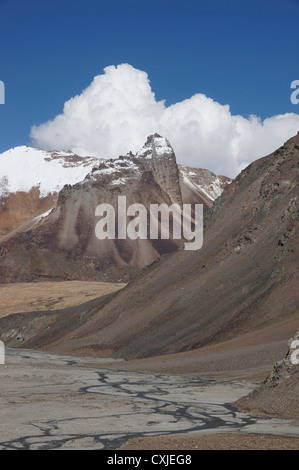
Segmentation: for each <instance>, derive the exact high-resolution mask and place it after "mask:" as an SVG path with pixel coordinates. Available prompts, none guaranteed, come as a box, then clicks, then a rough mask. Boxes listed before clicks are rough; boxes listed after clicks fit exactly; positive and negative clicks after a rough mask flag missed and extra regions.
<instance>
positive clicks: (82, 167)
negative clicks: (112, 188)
mask: <svg viewBox="0 0 299 470" xmlns="http://www.w3.org/2000/svg"><path fill="white" fill-rule="evenodd" d="M98 162H99V159H97V158H95V157H79V156H78V155H75V154H74V153H72V152H70V151H53V152H48V151H44V150H39V149H35V148H32V147H28V146H19V147H14V148H12V149H10V150H7V151H6V152H4V153H2V154H0V197H7V195H8V194H9V193H16V192H19V191H24V192H28V191H30V190H31V189H32V188H33V187H36V186H37V187H39V190H40V196H41V197H45V196H47V194H49V193H55V192H58V191H60V190H61V189H62V188H63V186H64V185H65V184H75V183H77V182H79V181H81V180H83V179H84V178H85V176H86V175H87V173H89V172H90V171H91V170H92V168H93V167H94V166H95V164H96V163H98Z"/></svg>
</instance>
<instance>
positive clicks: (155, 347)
mask: <svg viewBox="0 0 299 470" xmlns="http://www.w3.org/2000/svg"><path fill="white" fill-rule="evenodd" d="M298 157H299V134H298V135H297V136H295V137H294V138H292V139H290V140H289V141H288V142H286V143H285V144H284V145H283V146H282V147H281V148H279V149H278V150H277V151H275V152H274V153H273V154H271V155H268V156H266V157H264V158H261V159H259V160H257V161H255V162H254V163H252V164H251V165H249V166H248V167H247V168H246V169H245V170H243V171H242V172H241V173H240V174H239V176H238V177H237V178H236V179H235V180H234V181H233V182H232V183H231V184H230V185H228V186H227V187H226V189H225V190H224V191H223V193H222V195H221V196H220V197H219V198H218V199H217V200H216V202H215V204H214V206H213V207H212V208H211V209H209V210H208V211H207V212H206V216H205V232H204V245H203V247H202V249H201V250H198V251H184V250H179V251H178V252H175V253H170V254H166V255H163V256H161V257H160V258H158V259H157V260H156V261H155V262H154V263H153V264H152V265H151V266H148V267H146V268H144V269H143V271H142V273H141V274H140V275H139V276H138V277H137V278H136V279H135V280H134V281H133V282H131V283H130V284H129V285H128V286H127V287H125V288H124V289H122V290H121V291H119V292H118V293H117V294H112V295H111V296H109V298H105V299H100V300H99V301H98V302H99V303H98V305H97V304H96V301H93V304H92V306H89V305H84V306H82V308H81V313H80V308H76V309H73V310H72V309H69V310H68V311H67V312H65V314H63V315H59V314H58V312H47V314H45V313H44V314H43V313H42V312H40V313H39V314H38V318H39V322H38V323H39V328H38V329H34V319H35V318H36V317H37V314H36V313H34V312H33V313H26V318H25V316H24V315H22V316H19V317H17V316H13V315H10V316H9V317H7V319H5V318H4V319H1V320H0V326H1V330H2V332H5V333H6V341H7V342H8V344H10V345H12V346H17V345H19V342H18V340H17V334H18V331H20V330H22V335H23V338H24V341H23V342H22V347H38V348H47V349H49V350H52V351H55V352H64V353H80V354H84V353H86V354H95V355H98V356H112V357H114V358H125V359H134V358H146V357H153V356H158V355H165V354H172V353H179V352H182V351H192V350H195V349H196V348H203V347H208V346H213V345H217V344H219V343H220V342H225V341H230V340H234V338H238V337H240V338H241V337H242V335H243V336H244V335H246V334H249V333H250V334H251V335H252V336H253V337H254V336H255V334H256V336H257V337H260V339H261V335H260V334H259V332H264V334H265V337H264V339H263V338H262V339H261V341H264V342H268V343H269V344H268V346H269V347H268V354H271V350H272V351H274V346H273V347H272V343H271V342H269V339H268V338H267V331H271V329H272V330H275V331H276V336H275V341H276V342H281V341H284V340H287V339H289V337H290V336H289V332H290V328H293V327H294V325H295V324H296V323H297V321H298V273H297V269H298V257H297V256H298V255H297V253H296V243H297V240H298V226H297V218H298V201H297V198H298V161H299V158H298ZM83 313H84V315H82V314H83ZM79 317H80V320H79ZM28 322H30V331H29V328H28ZM281 324H283V325H284V327H283V328H280V325H281ZM41 325H47V329H45V328H44V329H42V328H41ZM287 326H288V327H287ZM296 329H297V328H296ZM9 331H11V334H8V332H9ZM239 347H241V345H239ZM271 348H272V349H271ZM220 356H221V355H220ZM236 359H237V358H236ZM259 359H260V358H259V357H256V358H255V359H254V356H252V357H251V360H256V361H257V362H259ZM273 361H275V358H274V356H273Z"/></svg>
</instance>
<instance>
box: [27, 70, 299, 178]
mask: <svg viewBox="0 0 299 470" xmlns="http://www.w3.org/2000/svg"><path fill="white" fill-rule="evenodd" d="M298 130H299V115H298V114H295V113H288V114H283V115H277V116H272V117H269V118H267V119H265V120H264V121H262V120H261V119H260V118H259V117H257V116H249V117H248V118H245V117H243V116H238V115H232V114H231V112H230V108H229V106H228V105H225V106H223V105H221V104H219V103H217V102H216V101H214V100H213V99H211V98H208V97H207V96H205V95H203V94H196V95H194V96H192V97H191V98H189V99H186V100H184V101H181V102H179V103H176V104H174V105H171V106H168V107H167V106H166V105H165V101H157V100H156V98H155V94H154V92H153V91H152V89H151V86H150V81H149V78H148V75H147V73H146V72H144V71H141V70H138V69H136V68H134V67H132V66H131V65H129V64H121V65H118V66H116V67H115V66H109V67H106V68H105V69H104V73H103V74H102V75H98V76H96V77H94V79H93V81H92V83H91V84H90V85H89V86H88V87H87V88H86V89H85V90H83V92H82V93H81V94H80V95H77V96H75V97H73V98H71V99H70V100H68V101H67V102H66V103H65V104H64V108H63V113H62V114H59V115H58V116H56V117H55V118H54V119H53V120H52V121H48V122H45V123H44V124H41V125H39V126H33V127H32V128H31V139H32V143H33V145H34V146H36V147H39V148H41V149H45V150H54V149H55V150H64V149H69V150H72V151H73V152H75V153H77V154H79V155H82V156H85V155H93V156H98V157H104V158H111V157H112V158H113V157H118V156H119V155H123V154H126V153H127V152H129V151H132V152H137V151H138V150H139V149H140V148H141V147H142V146H143V144H144V142H145V140H146V138H147V136H148V135H150V134H153V133H155V132H158V133H159V134H161V135H163V137H166V138H167V139H168V140H169V141H170V143H171V145H172V147H173V148H174V151H175V153H176V156H177V161H178V163H182V164H185V165H189V166H195V167H200V168H207V169H209V170H211V171H214V172H215V173H217V174H224V175H226V176H230V177H234V176H236V175H237V174H238V173H239V171H241V170H242V169H243V168H244V167H245V166H247V165H248V164H249V163H250V162H252V161H253V160H256V159H257V158H259V157H262V156H264V155H267V154H268V153H270V152H272V151H274V150H275V149H276V148H278V147H279V146H281V145H282V144H283V143H284V142H285V141H286V140H287V139H289V138H290V137H292V136H293V135H295V134H296V133H297V132H298Z"/></svg>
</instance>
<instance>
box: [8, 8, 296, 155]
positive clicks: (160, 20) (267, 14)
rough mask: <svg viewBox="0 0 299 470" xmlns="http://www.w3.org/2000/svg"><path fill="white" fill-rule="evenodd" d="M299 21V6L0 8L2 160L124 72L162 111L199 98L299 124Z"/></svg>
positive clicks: (236, 111)
mask: <svg viewBox="0 0 299 470" xmlns="http://www.w3.org/2000/svg"><path fill="white" fill-rule="evenodd" d="M298 16H299V0H259V1H256V0H250V1H243V0H226V1H223V0H221V1H220V0H98V1H96V0H59V1H58V0H43V1H41V0H26V1H24V0H0V40H1V60H0V80H2V81H3V82H4V83H5V105H0V152H3V151H4V150H7V149H8V148H10V147H13V146H17V145H21V144H30V137H29V134H30V129H31V127H32V126H33V125H40V124H42V123H44V122H45V121H48V120H52V119H54V117H55V116H56V115H57V114H59V113H61V112H62V110H63V105H64V103H65V101H67V100H69V99H70V98H71V97H72V96H75V95H77V94H80V93H81V92H82V90H83V89H85V88H86V87H88V86H89V84H90V83H91V82H92V80H93V77H94V76H96V75H99V74H102V73H103V69H104V68H105V67H107V66H109V65H118V64H123V63H128V64H131V65H132V66H133V67H134V68H136V69H139V70H142V71H145V72H146V73H147V74H148V77H149V80H150V85H151V89H152V91H153V92H154V93H155V96H156V99H157V101H159V100H162V99H163V100H166V101H165V104H166V106H170V105H172V104H174V103H177V102H181V101H183V100H185V99H188V98H190V97H191V96H193V95H194V94H196V93H202V94H204V95H206V96H207V97H210V98H212V99H213V100H214V101H216V102H218V103H220V104H222V105H225V104H228V105H229V106H230V111H231V113H232V114H234V115H235V114H240V115H242V116H244V117H247V116H248V115H250V114H255V115H257V116H260V117H261V118H262V119H265V118H267V117H270V116H273V115H276V114H284V113H296V114H299V105H297V106H296V105H294V104H292V103H291V101H290V94H291V90H290V84H291V82H292V81H293V80H295V79H299V61H298V44H299V28H298Z"/></svg>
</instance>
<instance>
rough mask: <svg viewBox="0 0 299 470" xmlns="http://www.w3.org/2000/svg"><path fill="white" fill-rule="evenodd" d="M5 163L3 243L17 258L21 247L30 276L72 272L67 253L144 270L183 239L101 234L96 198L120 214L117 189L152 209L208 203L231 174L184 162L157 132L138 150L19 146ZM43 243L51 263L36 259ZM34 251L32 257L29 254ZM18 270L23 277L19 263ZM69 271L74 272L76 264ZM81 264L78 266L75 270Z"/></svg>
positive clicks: (95, 264)
mask: <svg viewBox="0 0 299 470" xmlns="http://www.w3.org/2000/svg"><path fill="white" fill-rule="evenodd" d="M0 171H1V173H0V174H1V175H2V189H1V191H2V199H1V202H2V204H0V245H1V243H2V244H3V243H8V242H9V247H10V248H9V247H8V245H5V250H4V251H3V252H5V253H6V255H7V256H8V257H9V256H10V254H11V256H12V257H13V258H14V260H13V262H12V263H13V265H14V266H15V265H16V260H15V257H14V255H13V253H14V252H15V250H20V249H21V248H20V247H23V248H24V251H25V252H26V257H25V258H24V260H23V259H22V263H21V264H22V267H21V270H23V269H25V271H26V276H27V274H28V272H29V273H30V274H29V279H31V278H32V275H33V277H34V276H35V275H37V274H38V273H40V272H41V270H43V269H44V270H45V271H46V272H47V276H57V275H58V276H59V277H61V278H65V277H68V276H70V273H69V271H68V270H69V262H70V260H76V262H77V261H78V260H79V262H80V263H82V261H83V263H86V262H87V263H89V266H91V265H92V270H93V274H92V276H94V269H96V273H102V272H104V271H105V270H106V269H107V268H108V269H110V268H111V266H116V267H117V268H120V269H125V270H127V269H129V270H131V269H133V270H136V269H137V270H139V269H141V268H143V267H144V266H146V265H147V264H150V263H152V262H153V261H155V260H156V259H157V257H159V256H160V255H161V254H163V253H167V252H171V251H174V250H176V249H177V248H178V247H179V246H180V245H181V244H182V242H183V240H178V239H171V238H169V239H167V240H165V239H164V240H163V239H159V240H150V239H149V237H148V238H147V239H143V240H140V239H137V240H130V239H125V240H124V239H120V240H119V239H117V238H116V239H105V240H99V239H98V238H97V237H96V234H95V225H96V222H97V219H96V216H95V213H96V208H97V206H98V205H99V204H102V203H105V204H110V205H112V206H113V207H114V209H115V214H116V217H117V214H118V212H117V211H118V207H117V202H118V196H126V201H127V206H130V205H131V204H134V203H140V204H143V206H144V207H145V208H146V209H147V211H150V205H151V204H161V203H164V204H167V205H170V204H173V203H176V204H179V205H180V207H182V204H202V205H203V207H204V211H205V210H207V209H208V208H210V207H211V206H212V205H213V200H214V198H215V197H216V196H217V195H218V194H219V193H220V192H221V190H222V189H223V188H224V186H225V184H226V183H227V182H229V180H228V179H227V178H224V177H218V176H216V175H214V174H213V173H211V172H209V171H208V170H199V169H189V168H188V167H186V166H181V167H179V166H178V164H177V162H176V157H175V153H174V150H173V148H172V147H171V144H170V143H169V141H168V140H167V139H165V138H163V137H161V136H160V135H158V134H154V135H151V136H149V137H148V139H147V141H146V142H145V145H144V146H143V147H142V149H141V150H140V151H139V152H137V153H136V154H132V153H131V152H130V153H128V154H127V155H125V156H120V157H118V158H115V159H97V158H95V157H79V156H78V155H74V154H73V153H72V152H67V151H66V152H45V151H41V150H37V149H32V148H30V147H18V148H16V149H11V150H10V151H8V152H5V153H4V154H2V155H0ZM159 224H160V222H159ZM159 224H158V225H159ZM0 248H1V246H0ZM45 251H47V252H48V253H49V256H48V257H47V262H46V263H44V262H43V261H42V260H41V259H40V260H39V258H40V256H42V257H43V256H44V255H45ZM29 252H32V260H29V261H28V256H27V254H28V253H29ZM7 256H6V257H5V258H4V259H3V260H2V262H3V263H4V264H6V261H7V260H8V258H7ZM58 258H59V262H58ZM18 259H19V258H18ZM50 259H51V261H49V260H50ZM62 259H63V261H62ZM25 260H26V263H27V262H29V265H28V266H26V263H25ZM86 260H88V261H86ZM18 262H19V261H18ZM52 262H53V264H52ZM49 263H51V267H50V266H49ZM90 263H91V264H90ZM0 264H1V263H0ZM59 264H60V265H63V266H64V268H63V269H62V268H61V267H59ZM66 265H67V268H66ZM10 266H11V265H10V262H9V267H6V268H5V276H8V278H10V272H11V267H10ZM57 270H58V271H57ZM0 271H1V266H0ZM17 271H18V274H16V276H17V277H18V276H19V267H18V268H17ZM33 271H34V272H35V274H32V272H33ZM71 271H72V274H71V276H73V274H74V273H73V271H74V267H72V268H71ZM79 271H80V268H78V267H76V276H77V278H80V274H79ZM66 272H68V274H66ZM89 277H90V276H89ZM26 279H27V277H26Z"/></svg>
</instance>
